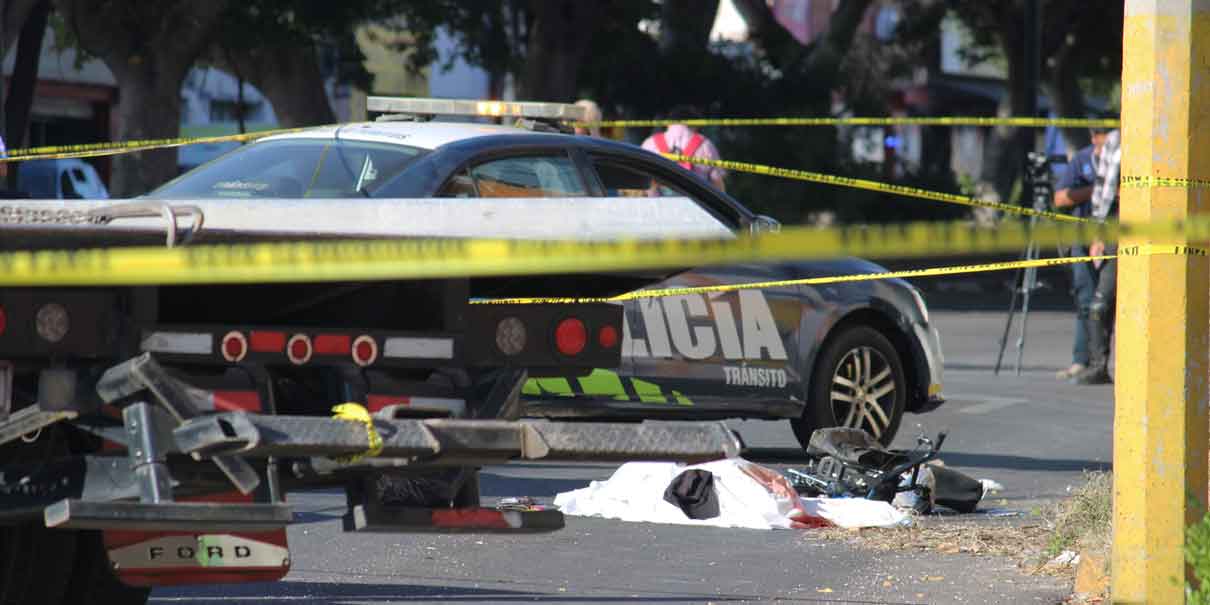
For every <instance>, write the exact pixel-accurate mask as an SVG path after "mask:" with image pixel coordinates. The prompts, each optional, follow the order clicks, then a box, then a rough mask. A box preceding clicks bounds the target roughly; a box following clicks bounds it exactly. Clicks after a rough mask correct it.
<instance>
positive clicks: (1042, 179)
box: [993, 151, 1067, 376]
mask: <svg viewBox="0 0 1210 605" xmlns="http://www.w3.org/2000/svg"><path fill="white" fill-rule="evenodd" d="M1053 159H1055V160H1059V159H1061V160H1062V161H1063V162H1066V161H1067V158H1064V157H1062V156H1059V157H1056V158H1053ZM1051 160H1052V158H1051V157H1048V156H1047V155H1046V154H1043V153H1037V152H1032V151H1031V152H1030V153H1029V155H1028V161H1027V162H1026V164H1025V178H1026V186H1027V187H1028V188H1029V190H1030V192H1031V197H1032V198H1033V209H1034V210H1038V211H1045V210H1047V209H1048V208H1049V207H1050V200H1051V198H1052V197H1053V196H1054V188H1053V186H1052V185H1051V183H1050V175H1049V171H1050V165H1051ZM1037 223H1038V216H1037V215H1032V216H1030V217H1029V229H1028V231H1029V241H1028V242H1027V243H1026V245H1025V253H1024V254H1022V260H1025V261H1031V260H1037V259H1038V258H1040V257H1041V247H1040V246H1039V245H1038V243H1037V242H1035V241H1034V238H1033V233H1034V226H1035V225H1036V224H1037ZM1059 255H1060V256H1062V250H1061V249H1060V250H1059ZM1038 288H1039V285H1038V268H1037V267H1026V268H1023V269H1017V272H1016V275H1014V276H1013V294H1012V298H1010V299H1009V303H1008V318H1007V319H1006V320H1005V322H1004V333H1003V334H1001V335H1000V351H999V353H997V354H996V367H995V370H993V372H994V374H995V375H997V376H999V375H1000V367H1001V365H1002V364H1003V362H1004V349H1005V348H1006V347H1007V346H1008V334H1009V332H1011V331H1012V326H1013V319H1014V317H1015V315H1016V313H1017V298H1018V295H1020V298H1021V330H1020V332H1019V333H1018V335H1017V361H1016V365H1015V366H1014V368H1013V369H1014V371H1015V372H1016V374H1017V375H1018V376H1020V375H1021V359H1022V357H1023V356H1024V354H1025V335H1026V332H1027V331H1028V328H1029V302H1030V295H1031V294H1032V293H1033V292H1034V290H1037V289H1038Z"/></svg>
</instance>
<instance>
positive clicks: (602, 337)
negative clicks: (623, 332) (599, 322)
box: [597, 326, 618, 349]
mask: <svg viewBox="0 0 1210 605" xmlns="http://www.w3.org/2000/svg"><path fill="white" fill-rule="evenodd" d="M597 343H598V344H600V345H601V348H602V349H612V348H614V347H616V346H618V329H617V328H615V327H613V326H601V329H600V330H597Z"/></svg>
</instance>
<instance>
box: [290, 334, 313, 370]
mask: <svg viewBox="0 0 1210 605" xmlns="http://www.w3.org/2000/svg"><path fill="white" fill-rule="evenodd" d="M313 352H314V349H313V348H312V347H311V339H310V338H308V337H307V335H306V334H295V335H294V336H291V337H290V340H289V341H288V342H287V343H286V357H287V358H289V359H290V363H292V364H294V365H296V366H300V365H302V364H304V363H307V362H308V361H311V353H313Z"/></svg>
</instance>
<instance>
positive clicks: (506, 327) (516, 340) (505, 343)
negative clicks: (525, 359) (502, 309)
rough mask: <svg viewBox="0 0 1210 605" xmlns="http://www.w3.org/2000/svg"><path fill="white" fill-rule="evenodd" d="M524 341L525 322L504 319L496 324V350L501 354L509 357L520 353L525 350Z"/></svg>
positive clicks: (509, 318)
mask: <svg viewBox="0 0 1210 605" xmlns="http://www.w3.org/2000/svg"><path fill="white" fill-rule="evenodd" d="M526 340H528V336H527V335H526V331H525V322H523V321H521V320H520V319H519V318H516V317H505V318H504V319H501V320H500V323H498V324H496V348H498V349H500V352H501V353H504V354H505V355H508V356H509V357H512V356H513V355H517V354H519V353H521V351H524V350H525V342H526Z"/></svg>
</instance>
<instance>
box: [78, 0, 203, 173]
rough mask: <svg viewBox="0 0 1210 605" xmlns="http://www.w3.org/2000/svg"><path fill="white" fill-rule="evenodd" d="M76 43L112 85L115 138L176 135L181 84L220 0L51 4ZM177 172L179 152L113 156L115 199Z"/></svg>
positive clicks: (85, 0)
mask: <svg viewBox="0 0 1210 605" xmlns="http://www.w3.org/2000/svg"><path fill="white" fill-rule="evenodd" d="M55 2H56V4H55V5H56V7H57V8H58V10H59V14H61V15H63V16H64V20H65V21H66V22H67V26H68V27H69V28H71V31H72V32H73V33H74V34H75V36H76V39H77V40H78V41H79V45H80V46H81V47H82V48H83V49H84V50H86V51H88V52H89V53H90V54H92V55H95V56H97V57H100V59H101V60H102V61H104V62H105V64H106V65H107V66H108V67H109V70H110V71H112V72H113V75H114V78H115V79H116V80H117V82H118V124H119V126H118V139H119V140H129V139H142V138H171V137H175V136H177V135H178V134H180V127H181V84H182V82H183V81H184V79H185V74H186V72H188V70H189V68H190V66H192V65H193V62H194V60H195V59H197V57H198V55H200V54H201V52H202V50H203V49H204V48H205V47H206V43H207V42H208V40H209V38H210V32H211V31H212V29H213V28H214V26H215V25H216V24H217V23H218V19H219V16H220V15H221V14H222V12H223V10H224V9H225V8H226V6H227V2H226V0H208V1H206V2H196V1H194V0H157V1H156V2H143V1H141V0H105V1H101V0H55ZM176 174H177V150H176V149H165V150H157V151H144V152H139V153H132V154H124V155H119V156H116V157H115V158H114V164H113V178H112V182H111V185H110V190H111V192H112V193H113V194H114V196H115V197H132V196H135V195H140V194H143V193H146V192H147V191H148V190H149V189H151V188H154V187H157V186H159V185H161V184H163V183H165V182H167V181H168V180H170V179H171V178H173V177H175V176H176Z"/></svg>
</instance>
